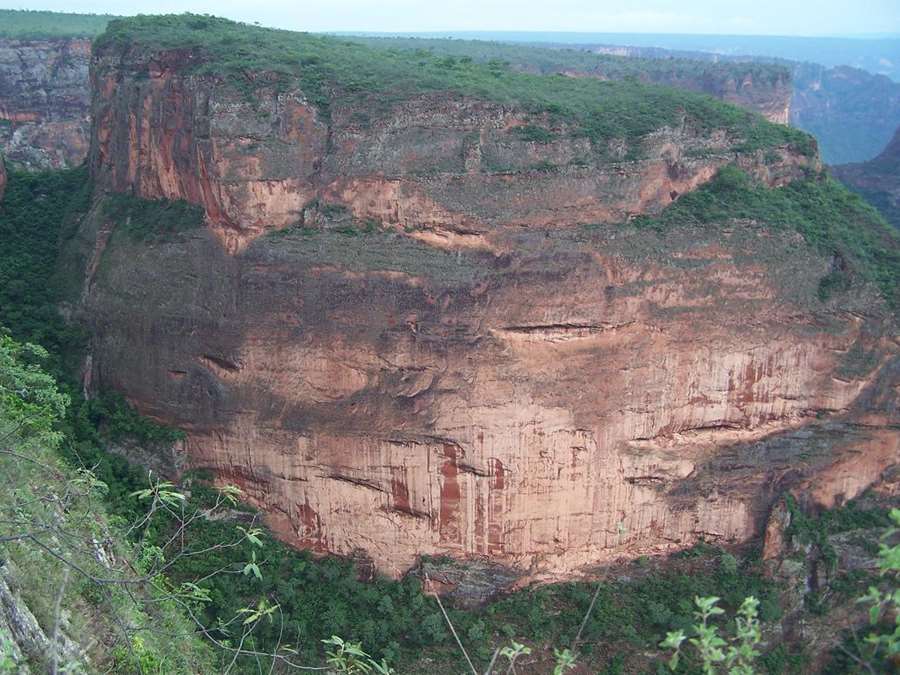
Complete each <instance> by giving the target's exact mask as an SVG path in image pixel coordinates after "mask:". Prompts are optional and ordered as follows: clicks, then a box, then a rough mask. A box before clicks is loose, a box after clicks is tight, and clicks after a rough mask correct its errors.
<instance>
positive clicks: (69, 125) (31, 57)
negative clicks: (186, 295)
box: [0, 38, 91, 169]
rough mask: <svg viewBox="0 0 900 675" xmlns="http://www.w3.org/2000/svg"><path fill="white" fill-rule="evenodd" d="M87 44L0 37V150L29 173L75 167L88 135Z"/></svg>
mask: <svg viewBox="0 0 900 675" xmlns="http://www.w3.org/2000/svg"><path fill="white" fill-rule="evenodd" d="M90 55H91V43H90V40H87V39H81V38H78V39H68V38H59V39H45V40H37V39H34V40H18V39H8V38H0V150H2V151H3V152H4V153H5V154H6V157H7V159H8V160H9V161H10V162H11V163H13V164H17V165H20V166H23V167H25V168H29V169H49V168H66V167H73V166H78V165H79V164H81V163H82V162H83V161H84V159H85V157H86V156H87V151H88V144H89V135H90V118H89V112H90V88H89V86H88V66H89V63H90Z"/></svg>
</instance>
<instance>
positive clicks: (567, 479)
mask: <svg viewBox="0 0 900 675" xmlns="http://www.w3.org/2000/svg"><path fill="white" fill-rule="evenodd" d="M183 58H184V55H168V56H166V57H164V58H161V59H160V60H159V61H158V62H156V63H154V64H153V67H152V68H151V69H150V71H149V74H150V76H149V77H148V78H144V79H140V80H135V81H131V80H129V78H128V77H120V78H116V77H113V76H112V74H111V72H106V71H105V70H104V67H103V64H99V65H98V68H97V70H96V71H95V74H94V78H95V85H96V87H97V94H96V98H95V103H94V111H95V115H96V120H97V124H96V127H95V136H94V146H93V148H92V155H91V159H92V166H93V169H94V173H95V176H96V177H97V180H98V182H99V184H100V185H101V186H102V187H104V188H107V189H114V190H133V191H134V192H136V193H137V194H139V195H142V196H145V197H161V196H165V197H170V198H186V199H189V200H191V201H194V202H196V203H200V204H202V205H203V206H204V208H205V210H206V213H207V216H208V220H209V228H206V229H203V230H200V231H198V232H196V233H194V234H192V235H189V236H186V237H185V238H184V239H183V240H180V241H177V242H172V243H157V244H150V243H147V242H134V241H130V240H129V239H128V237H127V235H125V234H124V233H120V232H117V231H116V225H117V224H116V223H111V222H106V221H105V220H103V218H102V215H101V213H100V211H98V212H97V213H96V214H95V220H94V221H89V222H88V223H87V224H86V226H85V231H84V233H83V236H84V237H85V238H86V239H87V240H88V241H90V242H92V245H95V250H94V253H93V255H92V256H88V257H90V259H91V262H90V264H88V265H87V276H88V279H87V283H86V293H85V308H84V309H85V315H86V317H87V321H88V324H89V328H90V330H91V333H92V336H93V337H92V345H91V361H90V376H91V382H92V383H93V386H101V387H114V388H117V389H119V390H121V391H123V392H124V393H125V394H126V395H127V396H128V398H129V399H130V400H131V401H132V402H134V403H135V404H136V405H137V406H138V408H139V409H140V410H141V411H142V412H144V413H146V414H149V415H151V416H153V417H155V418H157V419H160V420H163V421H165V422H168V423H171V424H177V425H178V426H180V427H182V428H184V429H185V430H186V431H187V433H188V441H187V444H186V445H187V454H188V458H187V459H188V462H189V463H190V464H191V465H193V466H196V467H204V468H209V469H211V470H212V471H213V472H214V474H215V475H216V476H217V479H218V480H220V481H221V482H233V483H237V484H239V485H240V486H241V487H242V488H243V489H244V490H245V493H246V495H247V498H248V499H249V500H250V501H252V502H253V503H254V504H256V505H257V506H259V507H260V508H261V509H262V510H263V511H264V512H265V513H266V514H267V517H268V521H269V524H270V525H271V526H272V527H273V528H274V529H275V531H276V532H277V533H278V534H279V535H280V536H281V537H283V538H284V539H285V540H286V541H289V542H291V543H294V544H296V545H298V546H303V547H308V548H312V549H314V550H317V551H323V552H326V551H327V552H334V553H340V554H348V555H350V554H357V553H358V552H359V551H360V550H362V551H364V552H365V554H366V555H368V556H370V557H371V558H372V559H373V560H374V562H375V563H376V565H377V566H378V567H379V568H380V569H381V570H382V571H384V572H386V573H388V574H392V575H400V574H402V573H403V572H404V571H405V570H407V569H408V568H409V567H410V566H411V565H413V564H414V562H415V560H416V558H417V556H419V555H421V554H426V553H427V554H447V555H452V556H455V557H458V558H488V559H490V560H491V561H494V562H499V563H502V564H505V565H508V566H510V567H512V568H514V569H515V570H516V573H517V574H518V575H519V576H520V577H521V578H522V579H559V578H571V577H573V576H577V575H579V574H580V573H581V572H583V571H584V570H586V569H587V568H589V567H590V566H591V565H594V564H597V563H601V562H606V561H611V560H614V559H616V558H618V557H622V556H626V557H631V556H638V555H642V554H650V553H659V552H665V551H671V550H676V549H679V548H684V547H687V546H690V545H692V544H693V543H696V542H697V541H699V540H701V539H706V540H709V539H713V540H718V541H723V542H735V541H744V540H747V539H749V538H751V537H753V536H755V535H757V534H759V533H760V530H761V528H762V527H763V523H764V522H765V517H766V514H767V511H768V509H769V506H770V505H771V503H772V502H773V501H774V500H775V499H776V498H777V496H778V494H780V493H781V492H782V491H783V490H785V489H788V488H790V487H798V486H799V488H802V486H804V485H809V486H810V488H809V489H813V488H814V490H815V492H816V498H817V499H820V500H821V501H823V502H827V501H828V500H833V499H835V498H838V496H839V495H842V496H843V497H850V496H852V495H853V494H855V493H856V492H858V491H859V490H860V489H862V488H863V487H864V486H865V485H867V484H868V482H870V480H871V476H872V475H873V474H874V473H876V472H877V470H878V468H879V467H884V466H886V465H888V464H891V463H895V462H897V460H898V452H900V448H898V439H897V434H896V431H895V430H892V427H891V425H892V424H896V423H897V402H896V396H897V389H896V383H897V372H898V367H900V365H898V364H900V362H898V358H897V354H898V344H897V341H896V336H895V335H894V333H893V332H892V330H891V329H890V328H889V327H887V326H889V322H887V321H886V320H885V310H884V309H883V305H881V304H880V301H878V300H877V299H876V298H874V297H868V296H865V295H853V294H848V295H847V297H845V298H844V300H843V301H842V302H843V304H842V305H840V306H825V305H823V304H822V303H821V302H820V301H819V300H818V299H817V295H816V289H817V287H818V283H819V280H820V278H821V277H822V276H823V275H825V274H826V273H827V272H828V270H829V269H830V262H829V261H828V260H825V259H823V258H820V257H818V256H816V255H814V254H812V253H810V252H809V251H808V249H807V248H806V247H804V246H803V245H802V244H801V242H800V241H799V240H798V239H797V237H796V236H794V235H791V234H789V233H786V232H783V231H776V230H770V229H768V228H766V227H765V225H764V224H754V223H748V224H745V225H743V226H735V225H729V226H724V225H723V226H721V227H710V228H680V229H674V230H672V231H670V232H668V233H667V234H666V235H665V236H660V235H656V234H654V233H652V232H647V231H640V230H635V229H633V228H629V227H622V226H602V225H601V226H597V227H594V228H590V229H588V228H584V227H581V226H580V224H581V223H596V222H602V221H614V220H621V219H623V218H624V217H626V216H627V215H628V214H629V213H641V212H647V211H654V210H658V209H660V208H662V207H663V206H664V205H665V204H666V203H668V202H670V201H671V200H672V199H674V198H675V197H677V193H680V192H683V191H686V190H690V189H693V188H694V187H696V186H697V185H699V184H700V183H702V182H703V181H705V180H708V179H709V177H710V176H711V175H712V174H713V173H714V172H715V170H716V168H717V167H718V166H720V165H722V164H724V163H726V162H730V161H738V162H739V163H741V164H742V165H744V166H746V167H747V168H748V169H750V170H752V171H754V172H756V173H757V174H758V175H759V176H760V177H762V178H764V179H766V180H768V181H769V182H770V183H771V184H778V183H781V182H784V181H787V180H790V178H791V177H792V176H793V175H795V173H797V172H799V171H800V170H802V168H803V166H804V164H805V163H806V161H807V160H805V159H803V158H799V157H795V156H792V155H791V154H790V153H788V152H787V151H781V152H780V159H779V160H778V161H777V162H773V161H771V160H770V162H769V163H768V164H766V163H764V162H763V161H762V159H761V157H759V156H756V155H747V156H742V155H738V154H736V153H735V152H733V151H732V150H730V147H729V141H728V139H727V138H724V137H723V136H720V135H715V134H714V135H712V136H709V137H703V136H701V135H699V134H697V133H695V132H692V131H691V130H690V129H688V128H682V129H668V130H661V131H660V132H659V133H658V134H655V135H653V136H652V137H651V138H649V139H647V140H646V142H645V148H644V149H645V159H642V160H639V161H624V160H623V159H620V160H618V161H610V159H609V158H608V157H609V155H608V154H606V153H615V152H618V151H620V150H621V148H619V149H616V148H606V149H604V150H603V152H604V154H603V155H602V157H603V158H604V159H601V156H600V155H598V154H597V153H596V152H595V149H593V148H590V147H589V146H586V145H585V141H582V140H581V139H577V138H573V137H571V136H570V135H568V134H565V133H562V131H563V130H557V131H558V133H557V137H556V139H555V140H554V141H552V142H550V143H547V144H541V145H537V144H534V143H527V142H525V141H521V140H518V137H517V136H516V135H515V134H513V133H511V132H510V129H511V128H512V127H514V126H515V125H517V124H523V123H526V122H533V121H534V119H533V118H530V117H528V116H527V115H526V114H524V113H522V112H520V111H515V110H509V109H503V108H499V107H497V106H493V105H491V104H487V103H484V102H479V101H472V100H464V99H453V98H451V99H447V98H443V99H441V98H437V97H423V98H421V99H416V100H413V101H408V102H405V103H403V104H399V105H398V106H396V107H394V108H393V109H392V110H391V112H390V114H387V115H385V116H384V117H380V118H378V119H374V120H369V122H368V123H367V124H366V125H365V126H364V127H362V126H360V125H359V124H356V123H353V121H352V120H353V119H354V118H353V112H354V111H349V110H335V111H332V117H331V120H330V122H329V123H328V124H326V123H325V121H323V120H322V119H321V118H320V117H319V116H318V115H317V114H316V112H315V111H314V110H313V109H312V108H311V107H310V106H308V105H307V103H306V102H305V100H304V98H303V96H302V94H301V93H300V92H286V93H285V92H283V93H276V92H275V91H274V90H272V89H270V88H268V87H267V85H266V84H265V81H264V80H261V81H260V88H259V90H258V96H257V97H256V98H257V103H256V106H257V108H256V109H255V110H256V112H254V108H251V107H250V104H249V103H245V102H244V101H242V100H241V99H240V97H239V95H238V94H236V93H235V92H229V91H228V90H225V89H222V88H217V86H216V85H215V83H214V82H213V81H212V80H204V79H197V78H193V77H190V76H185V75H182V74H179V72H178V70H177V63H178V60H179V59H183ZM110 67H111V66H110ZM126 74H127V73H126ZM251 113H252V114H251ZM251 132H252V133H251ZM249 139H252V140H249ZM692 149H693V150H695V151H698V152H691V150H692ZM699 150H703V155H704V156H703V157H702V158H701V159H697V156H698V155H699V154H700V152H699ZM624 156H625V155H624V152H623V153H622V157H624ZM546 165H552V166H553V167H555V168H554V170H552V171H549V170H547V169H546ZM536 166H537V167H539V168H535V167H536ZM338 206H340V208H338ZM336 210H337V211H340V212H341V213H342V214H343V215H341V216H340V217H341V218H345V221H346V222H350V221H351V219H352V218H355V222H356V223H362V222H364V221H365V220H366V219H373V220H374V221H375V223H376V224H375V225H374V226H372V227H371V228H369V229H370V230H372V231H369V232H359V231H354V230H351V231H350V232H343V231H342V230H338V229H334V228H331V227H328V225H327V224H328V223H329V222H331V216H329V215H328V214H329V213H331V212H334V211H336ZM295 222H296V223H302V224H303V225H304V227H303V228H294V229H292V230H290V231H289V232H287V233H274V232H272V230H276V229H279V228H283V227H284V226H285V225H290V224H292V223H295ZM92 228H95V229H96V233H95V234H91V232H92ZM110 232H111V233H112V235H111V236H109V235H110ZM101 258H102V264H101V263H100V262H98V261H100V260H101ZM860 293H863V292H862V291H860ZM860 457H865V458H866V460H865V470H862V469H861V468H860V467H861V466H862V465H861V464H859V458H860ZM857 469H859V470H857ZM799 488H798V489H799Z"/></svg>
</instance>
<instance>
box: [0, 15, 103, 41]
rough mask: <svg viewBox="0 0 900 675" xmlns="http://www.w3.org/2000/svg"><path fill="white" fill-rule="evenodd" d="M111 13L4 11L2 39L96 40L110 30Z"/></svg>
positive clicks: (1, 25) (0, 20)
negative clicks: (80, 38) (107, 25)
mask: <svg viewBox="0 0 900 675" xmlns="http://www.w3.org/2000/svg"><path fill="white" fill-rule="evenodd" d="M114 18H115V17H114V16H112V15H110V14H64V13H62V12H45V11H37V10H24V9H0V37H7V38H18V39H20V40H40V39H47V38H76V37H84V38H92V37H94V36H96V35H99V34H100V33H102V32H103V31H104V30H105V29H106V24H107V23H109V22H110V20H111V19H114Z"/></svg>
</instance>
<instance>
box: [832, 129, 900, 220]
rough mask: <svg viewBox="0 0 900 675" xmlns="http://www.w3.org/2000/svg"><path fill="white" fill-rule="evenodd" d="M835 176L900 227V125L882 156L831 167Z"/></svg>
mask: <svg viewBox="0 0 900 675" xmlns="http://www.w3.org/2000/svg"><path fill="white" fill-rule="evenodd" d="M830 171H831V173H832V174H833V175H834V177H835V178H837V179H838V180H840V181H841V182H842V183H844V185H846V186H847V187H849V188H850V189H851V190H853V191H855V192H858V193H859V194H860V195H862V196H863V197H865V198H866V199H867V200H868V201H869V202H870V203H871V204H872V205H873V206H875V207H876V208H877V209H878V210H879V211H881V213H882V215H884V217H885V218H886V219H887V220H888V222H890V223H893V225H894V226H896V227H898V228H900V128H898V129H897V132H896V133H895V134H894V138H893V140H891V142H890V143H888V146H887V147H886V148H885V149H884V150H883V151H882V152H881V154H880V155H878V157H876V158H875V159H872V160H870V161H868V162H859V163H856V164H839V165H837V166H833V167H831V168H830Z"/></svg>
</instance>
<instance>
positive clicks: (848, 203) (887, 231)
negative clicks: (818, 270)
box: [633, 166, 900, 307]
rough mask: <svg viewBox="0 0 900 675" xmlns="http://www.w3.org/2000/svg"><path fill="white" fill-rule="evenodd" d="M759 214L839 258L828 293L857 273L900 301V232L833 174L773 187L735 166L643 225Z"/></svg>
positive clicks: (823, 289)
mask: <svg viewBox="0 0 900 675" xmlns="http://www.w3.org/2000/svg"><path fill="white" fill-rule="evenodd" d="M732 220H752V221H756V222H759V223H762V224H765V225H768V226H770V227H776V228H784V229H793V230H796V231H797V232H799V233H800V234H802V235H803V238H804V239H805V240H806V242H807V243H808V244H810V245H811V246H814V247H815V248H816V249H818V250H819V251H821V252H822V253H824V254H825V255H833V256H835V265H834V269H833V271H832V273H831V274H829V275H828V276H827V277H825V278H824V279H823V282H822V285H821V286H820V295H821V296H822V299H826V298H827V297H828V296H829V295H830V294H831V293H832V292H833V291H835V290H839V289H841V288H844V287H846V286H847V285H848V284H849V283H850V282H851V280H852V275H854V274H858V275H859V276H860V277H861V278H863V279H865V280H867V281H871V282H874V283H875V284H877V286H878V288H879V289H880V290H881V292H882V294H883V295H884V297H885V299H886V300H887V301H888V302H889V304H891V306H893V307H900V235H898V233H897V232H896V231H895V230H894V229H893V228H891V226H890V225H888V224H887V223H886V222H885V221H884V219H883V218H882V217H881V216H880V215H879V213H878V212H877V211H876V210H875V209H874V208H872V207H871V206H870V205H868V204H867V203H866V202H864V201H863V200H862V199H860V198H859V197H858V196H857V195H855V194H854V193H852V192H851V191H850V190H848V189H847V188H845V187H844V186H843V185H841V184H840V183H838V182H837V181H835V180H834V179H832V178H830V177H829V176H827V175H825V174H821V175H818V176H812V177H809V178H806V179H804V180H797V181H794V182H792V183H790V184H789V185H786V186H784V187H780V188H776V189H771V188H767V187H765V186H764V185H761V184H758V183H756V182H754V181H753V179H752V178H751V177H750V176H748V175H747V174H746V173H744V172H743V171H741V170H740V169H738V168H736V167H733V166H727V167H724V168H723V169H721V170H720V171H719V173H718V175H717V176H716V177H715V179H713V180H712V181H710V182H709V183H708V184H707V185H704V186H703V187H701V188H700V189H698V190H695V191H693V192H689V193H687V194H685V195H682V196H681V197H680V198H679V199H678V200H677V201H676V202H675V203H674V204H672V205H671V206H669V207H668V208H667V209H665V210H664V211H663V212H662V213H660V214H659V215H657V216H640V217H638V218H636V219H635V220H634V221H633V223H634V224H635V225H637V226H639V227H652V228H656V229H661V230H664V229H667V228H670V227H675V226H678V225H691V224H704V225H705V224H711V223H727V222H729V221H732Z"/></svg>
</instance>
